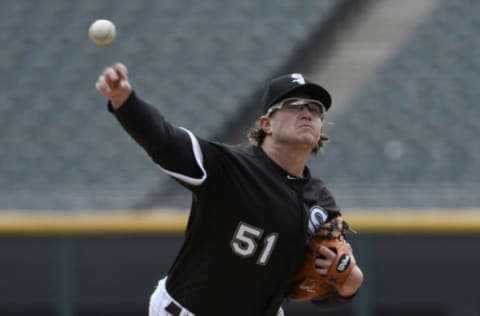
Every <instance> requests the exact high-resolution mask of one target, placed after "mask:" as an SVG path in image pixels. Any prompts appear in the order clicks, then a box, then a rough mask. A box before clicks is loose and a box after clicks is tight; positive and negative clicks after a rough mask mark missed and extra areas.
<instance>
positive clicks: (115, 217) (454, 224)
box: [0, 209, 480, 235]
mask: <svg viewBox="0 0 480 316" xmlns="http://www.w3.org/2000/svg"><path fill="white" fill-rule="evenodd" d="M343 215H344V218H345V219H346V220H347V221H348V222H349V223H350V225H351V226H352V227H353V228H354V229H355V230H357V231H358V232H359V233H462V234H463V233H480V209H458V210H455V209H451V210H450V209H449V210H447V209H441V210H440V209H376V210H374V211H370V210H363V209H347V210H344V211H343ZM187 218H188V213H187V212H186V211H185V210H156V211H151V210H149V211H119V212H114V213H107V212H105V211H101V212H100V211H97V212H93V211H82V212H75V213H73V214H72V213H69V214H67V213H61V212H56V213H52V212H47V211H45V212H34V213H33V212H31V211H30V212H26V211H0V234H3V235H12V234H14V235H19V234H20V235H39V234H40V235H42V234H44V235H52V234H53V235H56V234H57V235H58V234H71V235H81V234H161V233H168V234H170V233H174V234H181V233H183V232H184V230H185V227H186V223H187Z"/></svg>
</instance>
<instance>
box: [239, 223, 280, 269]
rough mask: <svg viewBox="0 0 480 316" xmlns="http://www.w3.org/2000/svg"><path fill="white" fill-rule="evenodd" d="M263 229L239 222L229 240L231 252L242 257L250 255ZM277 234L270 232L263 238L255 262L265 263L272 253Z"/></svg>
mask: <svg viewBox="0 0 480 316" xmlns="http://www.w3.org/2000/svg"><path fill="white" fill-rule="evenodd" d="M262 235H263V229H260V228H257V227H255V226H252V225H248V224H246V223H243V222H240V223H239V224H238V226H237V229H236V231H235V234H234V235H233V239H232V242H231V246H232V249H233V252H235V253H236V254H237V255H239V256H240V257H243V258H247V257H251V256H253V255H254V254H255V252H256V250H257V247H258V246H257V239H262ZM277 238H278V234H277V233H271V234H268V235H267V236H265V238H263V239H262V240H263V247H262V249H261V250H260V254H259V256H258V259H257V264H259V265H262V266H264V265H266V264H267V263H268V259H270V255H271V254H272V251H273V248H274V247H275V243H276V242H277Z"/></svg>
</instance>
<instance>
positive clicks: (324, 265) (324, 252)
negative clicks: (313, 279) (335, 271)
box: [315, 246, 337, 275]
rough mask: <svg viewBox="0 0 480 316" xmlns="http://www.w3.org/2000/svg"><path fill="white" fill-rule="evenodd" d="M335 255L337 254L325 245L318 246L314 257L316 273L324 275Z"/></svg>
mask: <svg viewBox="0 0 480 316" xmlns="http://www.w3.org/2000/svg"><path fill="white" fill-rule="evenodd" d="M336 257H337V254H336V253H335V252H334V251H333V250H331V249H329V248H327V247H325V246H320V247H319V248H318V249H317V258H316V259H315V270H316V271H317V273H318V274H320V275H326V274H327V272H328V269H329V268H330V266H331V265H332V263H333V262H334V261H335V258H336Z"/></svg>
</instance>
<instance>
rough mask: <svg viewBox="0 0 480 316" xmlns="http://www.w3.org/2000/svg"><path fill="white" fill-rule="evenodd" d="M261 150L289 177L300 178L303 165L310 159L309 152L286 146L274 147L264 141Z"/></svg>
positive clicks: (308, 150)
mask: <svg viewBox="0 0 480 316" xmlns="http://www.w3.org/2000/svg"><path fill="white" fill-rule="evenodd" d="M262 149H263V151H264V152H265V153H266V155H267V156H268V157H270V159H272V160H273V161H274V162H275V163H276V164H277V165H279V166H280V167H282V168H283V169H284V170H285V171H287V172H288V173H289V174H290V175H292V176H295V177H299V178H301V177H302V176H303V171H304V169H305V165H306V164H307V161H308V159H309V157H310V153H311V150H310V149H307V150H299V149H298V148H295V149H294V148H289V147H286V146H275V144H273V143H272V142H269V141H265V142H264V143H263V144H262Z"/></svg>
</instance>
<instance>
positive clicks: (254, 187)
mask: <svg viewBox="0 0 480 316" xmlns="http://www.w3.org/2000/svg"><path fill="white" fill-rule="evenodd" d="M96 90H97V92H98V93H99V94H100V95H103V96H105V97H107V98H108V99H109V102H108V107H109V110H110V111H111V112H112V113H113V115H114V116H115V117H116V118H117V120H118V121H119V123H120V124H121V125H122V126H123V128H124V129H125V130H126V132H127V133H128V134H130V136H131V137H132V138H133V139H134V140H135V141H136V142H137V143H138V144H140V145H141V146H142V147H143V148H144V149H145V151H146V152H147V153H148V155H149V156H150V157H151V158H152V160H153V161H154V162H155V164H157V165H158V166H159V167H160V168H161V169H162V170H163V171H164V172H165V173H166V174H167V175H169V176H170V177H172V178H173V179H175V180H176V181H177V182H178V183H179V184H180V185H182V186H183V187H185V188H186V189H187V190H190V191H191V193H192V202H191V210H190V215H189V219H188V225H187V228H186V235H185V240H184V242H183V245H182V247H181V249H180V251H179V252H178V255H177V257H176V260H175V261H174V263H173V265H172V266H171V268H170V269H169V271H168V273H167V275H166V276H165V277H164V278H163V279H162V280H160V281H159V283H158V286H157V288H156V289H155V291H154V292H153V294H152V296H151V299H150V309H149V310H150V311H149V315H150V316H163V315H182V316H186V315H200V316H216V315H218V316H220V315H221V316H225V315H230V316H236V315H238V316H245V315H258V316H260V315H262V316H273V315H277V313H278V314H282V310H281V305H282V302H283V301H284V300H285V298H286V295H287V289H288V286H289V283H290V280H291V278H292V276H293V275H294V273H295V271H296V270H297V267H298V266H299V263H300V261H301V260H302V257H303V252H304V248H305V242H306V239H307V237H308V235H309V234H311V233H312V232H313V231H314V230H315V228H316V226H318V225H320V224H321V223H322V222H324V221H325V220H327V219H328V218H329V217H330V216H335V215H336V214H338V213H339V208H338V207H337V205H336V203H335V201H334V199H333V197H332V195H331V194H330V192H329V191H328V189H327V188H326V187H325V185H324V184H323V182H322V181H320V180H318V179H315V178H313V177H312V176H311V174H310V172H309V169H308V168H307V167H306V163H307V160H308V159H309V157H310V155H311V154H312V153H316V152H317V151H318V150H320V148H321V147H322V146H323V144H324V142H325V141H326V139H327V138H326V137H325V136H324V135H323V134H322V133H323V125H322V124H323V119H324V115H325V112H326V111H327V110H328V109H329V108H330V105H331V98H330V94H329V93H328V92H327V91H326V90H325V89H324V88H322V87H321V86H319V85H317V84H315V83H313V82H310V81H307V80H306V79H305V78H304V77H303V76H302V75H301V74H289V75H285V76H281V77H278V78H276V79H274V80H272V81H271V82H270V83H269V85H268V88H267V89H266V92H265V94H264V96H263V99H262V101H261V104H260V106H261V111H262V115H261V116H260V118H259V120H258V122H257V127H256V128H254V129H253V130H251V131H250V134H249V136H250V139H251V140H252V141H253V142H254V144H251V145H242V146H231V145H226V144H222V143H217V142H213V141H209V140H205V139H202V138H200V137H198V136H196V135H194V134H193V133H192V132H191V131H189V130H188V129H185V128H180V127H176V126H174V125H172V124H170V123H169V122H168V121H167V120H166V119H165V118H164V116H163V115H162V114H161V113H159V111H158V110H157V109H156V108H155V107H154V106H152V105H150V104H149V103H147V102H146V101H144V100H142V99H141V98H140V97H139V96H138V95H137V94H136V93H135V91H134V90H133V88H132V85H131V83H130V82H129V79H128V76H127V68H126V67H125V66H124V65H123V64H121V63H116V64H113V65H112V66H110V67H107V68H106V69H105V70H104V71H103V72H102V73H101V74H100V76H99V77H98V80H97V83H96ZM335 258H336V253H335V252H334V251H332V250H330V249H328V248H324V249H323V248H322V249H319V250H318V259H317V260H316V262H315V264H316V271H317V272H318V273H319V274H325V273H326V271H327V270H328V268H329V267H330V265H331V264H332V262H333V261H334V260H335ZM362 279H363V275H362V271H361V270H360V268H359V267H358V266H356V265H355V267H354V269H353V270H352V273H351V274H350V275H349V277H348V279H347V280H346V282H345V283H344V284H343V286H342V287H341V288H339V289H338V291H336V292H335V293H334V294H332V295H330V296H329V297H327V298H322V299H321V300H312V301H313V302H315V303H316V304H317V305H318V306H319V307H323V306H331V305H333V304H343V303H346V302H349V301H350V300H351V298H352V297H353V296H354V295H355V294H356V292H357V291H358V289H359V287H360V285H361V283H362Z"/></svg>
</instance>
